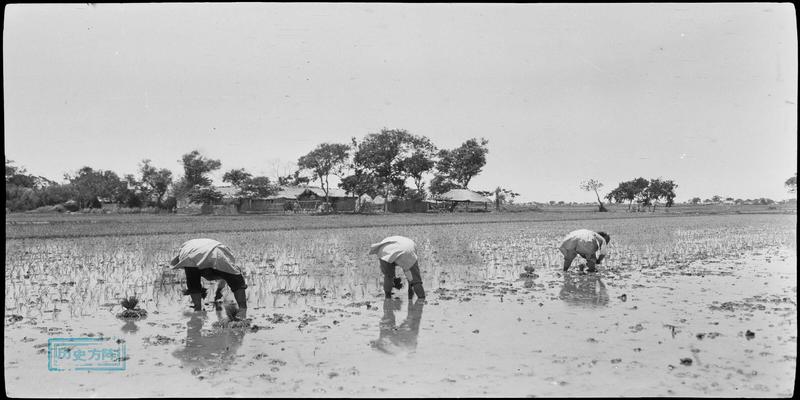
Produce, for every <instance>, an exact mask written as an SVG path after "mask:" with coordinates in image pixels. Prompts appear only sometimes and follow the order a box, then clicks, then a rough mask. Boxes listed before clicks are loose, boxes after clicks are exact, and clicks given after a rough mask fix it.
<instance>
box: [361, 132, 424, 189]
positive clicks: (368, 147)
mask: <svg viewBox="0 0 800 400" xmlns="http://www.w3.org/2000/svg"><path fill="white" fill-rule="evenodd" d="M353 148H354V149H355V153H354V155H353V169H354V170H357V171H360V172H359V176H364V175H371V176H372V178H371V179H368V180H365V179H361V182H366V181H371V182H374V183H375V184H376V185H377V186H378V187H379V188H380V189H381V191H382V192H383V194H384V195H388V193H389V191H390V189H391V191H392V192H393V194H394V195H396V196H401V197H402V196H404V195H405V194H406V191H407V189H408V188H407V187H406V184H405V181H406V179H408V178H412V179H415V185H416V184H418V183H419V185H418V187H421V181H422V174H423V173H425V172H427V171H429V170H430V168H429V167H428V166H427V163H426V162H425V160H424V159H425V158H426V157H428V156H429V154H430V153H433V152H434V151H435V147H434V146H433V144H432V143H431V141H430V139H428V138H427V137H425V136H417V135H412V134H410V133H408V131H406V130H403V129H385V128H384V129H382V130H381V131H380V132H379V133H370V134H368V135H367V136H366V137H364V139H363V140H362V141H361V142H357V141H356V140H355V139H354V140H353ZM415 155H416V156H415ZM409 159H411V161H410V160H409ZM417 177H419V179H418V181H417Z"/></svg>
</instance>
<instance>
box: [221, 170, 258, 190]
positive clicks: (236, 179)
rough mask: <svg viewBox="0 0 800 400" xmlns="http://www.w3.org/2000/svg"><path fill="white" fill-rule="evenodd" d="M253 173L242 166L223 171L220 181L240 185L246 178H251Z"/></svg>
mask: <svg viewBox="0 0 800 400" xmlns="http://www.w3.org/2000/svg"><path fill="white" fill-rule="evenodd" d="M252 177H253V174H251V173H249V172H247V171H245V170H244V168H239V169H232V170H230V171H228V172H226V173H225V175H223V176H222V181H223V182H227V183H230V184H231V185H233V186H235V187H237V188H238V187H241V185H242V184H243V183H244V182H246V181H247V180H248V179H250V178H252Z"/></svg>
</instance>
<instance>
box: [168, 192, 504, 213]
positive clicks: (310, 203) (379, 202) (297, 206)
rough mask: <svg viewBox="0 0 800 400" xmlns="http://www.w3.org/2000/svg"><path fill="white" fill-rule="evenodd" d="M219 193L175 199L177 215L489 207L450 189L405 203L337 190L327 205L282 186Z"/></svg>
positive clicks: (318, 195) (480, 198) (468, 194)
mask: <svg viewBox="0 0 800 400" xmlns="http://www.w3.org/2000/svg"><path fill="white" fill-rule="evenodd" d="M215 189H216V190H217V191H219V192H220V193H222V195H223V198H222V200H221V201H220V203H219V204H214V205H202V204H195V203H191V202H189V200H188V199H178V204H177V211H178V212H179V213H198V212H199V213H203V214H253V213H284V214H285V213H311V212H326V211H335V212H384V211H386V212H428V211H433V210H448V211H452V210H453V209H455V208H456V207H457V206H463V207H464V208H466V209H467V210H469V209H470V207H472V209H473V210H475V209H485V210H488V207H489V204H490V203H492V201H491V200H489V199H488V198H486V197H484V196H481V195H480V194H478V193H475V192H473V191H471V190H467V189H454V190H451V191H449V192H447V193H444V194H442V195H441V196H438V197H437V198H436V199H433V200H405V199H396V198H394V197H393V196H391V195H390V196H388V198H384V197H383V196H380V195H378V196H375V197H371V196H369V195H367V194H364V195H362V196H360V197H356V196H354V195H352V194H350V193H347V192H346V191H344V190H342V189H339V188H330V189H329V190H328V195H327V197H328V203H326V202H325V197H326V196H325V191H324V190H322V188H320V187H315V186H283V187H281V188H280V190H279V191H278V193H276V194H274V195H271V196H268V197H258V198H256V197H250V198H242V197H240V196H239V195H238V189H237V188H236V187H233V186H218V187H216V188H215Z"/></svg>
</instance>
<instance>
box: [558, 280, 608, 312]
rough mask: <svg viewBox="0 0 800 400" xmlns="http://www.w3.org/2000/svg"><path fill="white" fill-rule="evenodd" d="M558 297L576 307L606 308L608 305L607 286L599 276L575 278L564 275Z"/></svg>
mask: <svg viewBox="0 0 800 400" xmlns="http://www.w3.org/2000/svg"><path fill="white" fill-rule="evenodd" d="M558 297H559V298H560V299H561V300H564V301H565V302H566V303H567V304H570V305H574V306H605V305H607V304H608V293H607V292H606V285H604V284H603V282H602V281H601V280H600V277H598V276H597V275H581V276H578V277H573V276H571V275H566V274H565V275H564V284H563V286H561V291H560V292H559V293H558Z"/></svg>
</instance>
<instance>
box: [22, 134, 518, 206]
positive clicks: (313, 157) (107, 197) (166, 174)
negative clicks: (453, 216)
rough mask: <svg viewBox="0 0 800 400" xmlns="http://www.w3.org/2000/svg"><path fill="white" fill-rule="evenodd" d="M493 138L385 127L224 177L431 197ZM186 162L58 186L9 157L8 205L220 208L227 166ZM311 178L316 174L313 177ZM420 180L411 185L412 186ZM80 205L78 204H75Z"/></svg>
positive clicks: (262, 191)
mask: <svg viewBox="0 0 800 400" xmlns="http://www.w3.org/2000/svg"><path fill="white" fill-rule="evenodd" d="M487 144H488V141H487V140H485V139H480V140H479V139H469V140H467V141H466V142H464V143H463V144H462V145H461V146H459V147H457V148H455V149H450V150H448V149H438V148H437V147H436V146H435V145H434V144H433V142H432V141H431V140H430V139H429V138H427V137H425V136H418V135H413V134H410V133H408V132H407V131H405V130H402V129H382V130H381V131H380V132H379V133H371V134H368V135H366V136H365V137H364V138H363V139H362V140H360V141H359V140H357V139H355V138H353V139H352V141H351V144H338V143H322V144H320V145H318V146H317V147H316V148H315V149H313V150H312V151H310V152H309V153H308V154H306V155H303V156H301V157H300V158H299V159H298V160H297V169H296V170H295V171H293V172H292V173H290V174H288V175H286V176H279V177H278V178H277V180H276V181H273V180H271V179H270V178H269V177H266V176H254V175H253V174H251V173H250V172H248V171H246V170H245V169H244V168H238V169H231V170H228V171H227V172H225V173H224V175H223V177H222V180H223V182H226V183H229V184H230V185H232V186H234V187H235V188H236V189H237V191H236V195H237V196H239V197H243V198H246V197H267V196H270V195H273V194H275V193H277V192H278V190H279V186H287V185H300V184H306V183H309V182H310V181H312V180H315V181H319V184H320V186H321V188H322V189H323V191H324V192H325V196H326V201H329V198H328V197H329V196H328V194H329V190H330V178H331V175H334V176H338V177H339V178H340V184H339V187H341V188H342V189H344V190H345V191H347V192H348V193H351V194H353V195H356V196H361V195H363V194H369V195H370V196H375V195H378V194H382V195H384V196H385V197H388V196H389V195H393V196H396V197H400V198H425V197H426V191H425V178H426V177H427V176H430V175H432V176H433V178H432V180H431V183H430V187H429V188H428V190H429V191H430V192H431V193H432V194H434V195H435V194H440V193H444V192H446V191H448V190H450V189H452V188H466V187H467V185H469V182H470V181H471V180H472V178H474V177H475V176H476V175H478V174H479V173H480V172H481V170H482V168H483V166H484V165H485V164H486V154H487V153H488V148H487ZM178 162H179V163H180V164H181V165H182V167H183V176H181V177H179V178H178V179H174V178H173V174H172V172H171V171H170V170H169V169H167V168H158V167H156V166H154V165H153V164H152V162H151V160H149V159H145V160H142V162H141V163H140V164H139V169H138V171H137V172H138V173H137V174H136V175H134V174H128V175H125V176H124V177H119V176H118V175H117V174H116V173H114V172H113V171H107V170H96V169H93V168H91V167H88V166H86V167H83V168H81V169H79V170H78V171H76V172H75V173H73V174H67V175H65V176H64V179H65V181H66V183H64V184H58V183H56V182H53V181H50V180H48V179H46V178H43V177H39V176H33V175H29V174H28V173H27V171H26V170H25V169H24V168H23V167H19V166H15V165H14V162H13V161H12V160H8V159H6V207H7V208H9V209H11V210H14V211H19V210H30V209H34V208H37V207H41V206H50V205H56V204H68V205H70V206H73V205H74V208H75V209H83V208H99V207H101V206H102V205H101V202H103V201H108V202H113V203H118V204H122V205H125V206H128V207H155V208H159V209H172V208H174V207H175V206H176V203H177V199H180V198H186V199H188V200H190V201H192V202H196V203H202V204H212V203H216V202H218V201H219V200H220V199H221V198H222V197H223V195H222V193H220V192H219V191H218V190H216V189H215V188H214V187H213V186H212V180H211V178H210V174H211V173H212V172H214V171H217V170H219V169H220V168H221V167H222V162H221V161H220V160H217V159H213V158H208V157H206V156H204V155H202V154H201V153H200V152H199V151H197V150H194V151H191V152H189V153H186V154H184V155H183V156H182V157H181V159H180V160H178ZM308 175H310V176H308ZM409 181H410V182H412V184H413V186H412V187H409V186H408V185H407V184H406V183H407V182H409ZM498 190H499V191H497V194H498V198H502V199H505V198H506V197H508V196H511V198H512V199H513V197H514V196H516V195H518V194H516V193H513V192H511V191H509V190H506V189H500V188H498ZM73 203H74V204H73Z"/></svg>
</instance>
